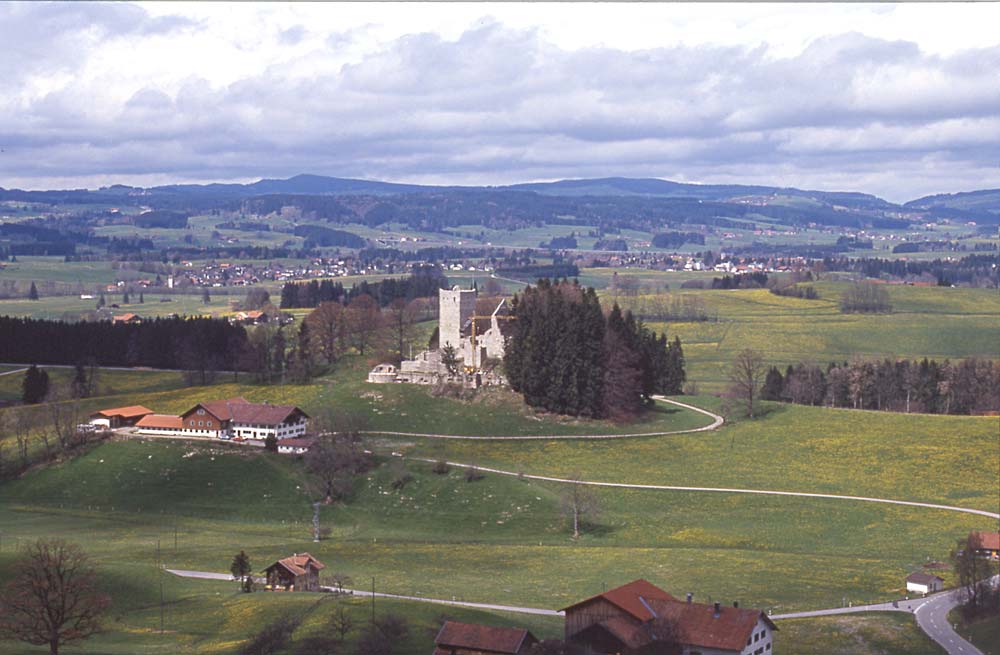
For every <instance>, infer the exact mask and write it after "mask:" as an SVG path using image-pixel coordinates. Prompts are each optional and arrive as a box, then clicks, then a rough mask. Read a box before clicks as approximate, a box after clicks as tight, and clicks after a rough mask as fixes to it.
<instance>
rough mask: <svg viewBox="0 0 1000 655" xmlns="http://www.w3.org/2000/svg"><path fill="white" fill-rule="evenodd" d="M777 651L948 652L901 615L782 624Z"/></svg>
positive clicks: (827, 654)
mask: <svg viewBox="0 0 1000 655" xmlns="http://www.w3.org/2000/svg"><path fill="white" fill-rule="evenodd" d="M980 647H982V645H981V644H980ZM774 650H775V651H777V652H780V653H783V654H785V655H816V653H823V654H824V655H857V654H858V653H884V654H886V655H892V654H897V653H898V654H900V655H902V654H903V653H905V654H906V655H943V654H944V652H945V651H944V649H942V648H941V647H940V646H938V645H937V644H936V643H935V642H934V641H932V640H931V638H930V637H928V636H927V635H925V634H924V633H923V631H921V630H920V628H919V627H918V626H917V622H916V620H915V619H914V618H913V617H912V616H907V615H906V614H902V613H898V612H868V613H864V614H851V615H847V616H827V617H818V618H810V619H788V620H785V621H779V622H778V634H777V636H776V637H775V648H774Z"/></svg>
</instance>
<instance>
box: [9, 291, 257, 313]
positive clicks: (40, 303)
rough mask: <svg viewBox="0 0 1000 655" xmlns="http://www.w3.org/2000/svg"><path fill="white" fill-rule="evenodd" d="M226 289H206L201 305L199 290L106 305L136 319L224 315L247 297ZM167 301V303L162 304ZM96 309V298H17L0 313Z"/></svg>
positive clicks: (108, 297)
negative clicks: (113, 306)
mask: <svg viewBox="0 0 1000 655" xmlns="http://www.w3.org/2000/svg"><path fill="white" fill-rule="evenodd" d="M226 291H227V290H225V289H209V296H210V301H209V302H208V304H205V303H204V302H202V295H201V291H200V290H198V292H197V293H191V294H170V295H168V294H160V293H155V292H152V291H144V292H143V301H144V302H141V303H140V302H139V291H138V290H136V291H134V292H133V293H131V294H129V300H131V301H132V302H130V303H128V304H124V303H123V302H122V295H121V294H118V293H105V294H104V301H105V303H107V305H106V306H108V307H110V306H111V305H112V304H118V305H119V307H118V308H111V309H110V311H111V312H113V313H114V314H125V313H127V312H131V313H133V314H138V315H139V316H141V317H143V318H146V317H156V316H168V315H170V314H177V315H178V316H216V317H221V316H227V315H229V314H230V313H232V311H233V310H232V304H231V303H233V302H238V301H242V300H243V298H244V296H245V295H246V290H245V289H240V290H236V289H229V290H228V291H229V292H230V293H232V294H233V295H225V294H226ZM162 298H169V299H170V300H169V302H163V301H161V299H162ZM96 307H97V298H93V299H88V300H81V299H80V297H79V296H45V295H43V296H42V297H41V298H39V299H38V300H28V299H26V298H19V299H15V300H0V314H3V315H6V316H24V317H28V318H45V319H64V318H67V317H70V318H73V319H76V318H78V317H79V316H80V314H82V313H84V312H89V311H93V310H94V309H95V308H96Z"/></svg>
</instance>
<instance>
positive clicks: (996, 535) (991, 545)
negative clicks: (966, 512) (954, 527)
mask: <svg viewBox="0 0 1000 655" xmlns="http://www.w3.org/2000/svg"><path fill="white" fill-rule="evenodd" d="M969 538H970V539H973V538H978V539H979V548H985V549H988V550H1000V532H979V531H974V532H972V533H970V534H969Z"/></svg>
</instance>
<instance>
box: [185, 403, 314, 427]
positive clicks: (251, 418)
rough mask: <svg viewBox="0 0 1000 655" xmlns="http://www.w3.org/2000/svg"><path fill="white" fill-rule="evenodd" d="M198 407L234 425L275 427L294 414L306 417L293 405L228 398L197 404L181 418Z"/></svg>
mask: <svg viewBox="0 0 1000 655" xmlns="http://www.w3.org/2000/svg"><path fill="white" fill-rule="evenodd" d="M199 407H202V408H204V409H205V410H206V411H208V412H209V413H210V414H212V415H213V416H215V417H216V418H217V419H219V420H220V421H233V422H235V423H251V424H260V425H277V424H279V423H283V422H284V421H285V420H286V419H287V418H288V417H289V416H291V415H292V414H294V413H295V412H299V413H301V414H302V415H303V416H306V417H307V418H308V415H307V414H306V413H305V412H303V411H302V410H301V409H299V408H298V407H295V406H294V405H269V404H267V403H252V402H250V401H248V400H247V399H246V398H240V397H237V398H228V399H226V400H210V401H207V402H202V403H198V404H197V405H195V406H194V407H192V408H191V409H189V410H188V411H186V412H184V414H183V416H187V415H188V414H190V413H191V412H193V411H195V410H196V409H198V408H199Z"/></svg>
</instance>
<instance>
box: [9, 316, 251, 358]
mask: <svg viewBox="0 0 1000 655" xmlns="http://www.w3.org/2000/svg"><path fill="white" fill-rule="evenodd" d="M246 338H247V335H246V331H245V330H244V329H243V328H242V327H241V326H237V325H231V324H230V323H229V322H228V321H225V320H222V319H213V318H155V319H146V320H144V321H143V322H141V323H129V324H126V323H112V322H108V321H98V322H92V323H87V322H79V323H65V322H62V321H49V320H44V319H33V318H17V317H11V316H0V361H5V362H15V363H25V364H70V365H75V364H77V363H78V362H80V361H82V360H87V359H89V360H93V361H96V362H98V363H99V364H100V365H101V366H150V367H152V368H176V369H188V368H191V367H192V366H193V367H195V368H204V367H207V366H213V367H215V369H216V370H223V369H233V368H235V367H236V364H237V362H238V354H239V352H240V351H241V350H242V348H243V346H244V344H245V342H246Z"/></svg>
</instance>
